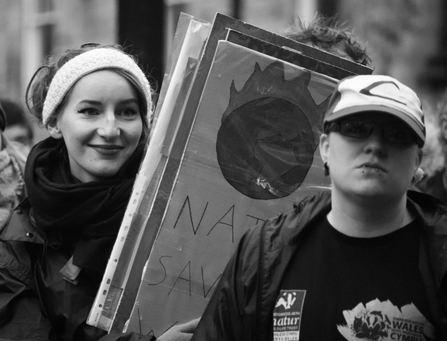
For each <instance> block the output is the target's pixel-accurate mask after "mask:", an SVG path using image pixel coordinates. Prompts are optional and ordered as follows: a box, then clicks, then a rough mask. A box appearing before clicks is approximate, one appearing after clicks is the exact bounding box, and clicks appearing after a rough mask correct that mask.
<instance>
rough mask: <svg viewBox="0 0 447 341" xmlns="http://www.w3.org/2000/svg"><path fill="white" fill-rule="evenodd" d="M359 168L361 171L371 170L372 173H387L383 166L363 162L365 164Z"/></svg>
mask: <svg viewBox="0 0 447 341" xmlns="http://www.w3.org/2000/svg"><path fill="white" fill-rule="evenodd" d="M359 168H360V169H362V170H372V171H376V172H383V173H388V172H387V170H386V169H385V168H384V167H383V166H381V165H380V164H378V163H376V162H365V163H363V164H361V165H360V167H359Z"/></svg>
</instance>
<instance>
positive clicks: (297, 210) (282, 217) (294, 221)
mask: <svg viewBox="0 0 447 341" xmlns="http://www.w3.org/2000/svg"><path fill="white" fill-rule="evenodd" d="M330 202H331V194H330V191H329V190H323V191H318V192H314V193H312V194H309V195H307V196H305V197H304V198H303V199H301V200H300V201H298V202H296V203H295V204H293V207H291V208H290V209H289V210H284V211H283V212H280V213H278V214H277V215H276V216H274V217H271V218H270V219H268V220H267V221H265V222H263V223H261V224H258V225H257V226H255V227H254V228H252V229H250V230H249V231H248V232H247V236H246V239H248V240H249V241H250V242H251V243H254V244H256V243H258V242H259V241H260V240H261V239H262V240H263V242H264V244H265V246H266V247H267V248H268V249H277V248H280V247H283V246H284V245H285V244H289V243H291V242H293V241H294V239H295V238H296V237H297V236H298V235H299V234H300V233H301V231H302V230H303V229H304V228H305V227H306V226H310V225H311V224H312V222H313V221H314V219H318V218H319V217H321V216H322V215H323V214H325V213H327V212H329V210H330Z"/></svg>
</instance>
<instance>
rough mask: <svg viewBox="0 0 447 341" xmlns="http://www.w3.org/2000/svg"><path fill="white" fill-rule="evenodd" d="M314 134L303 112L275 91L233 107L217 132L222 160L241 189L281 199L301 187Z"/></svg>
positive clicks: (225, 173)
mask: <svg viewBox="0 0 447 341" xmlns="http://www.w3.org/2000/svg"><path fill="white" fill-rule="evenodd" d="M313 141H314V135H313V132H312V127H311V125H310V123H309V120H308V119H307V117H306V115H305V114H304V112H303V111H302V110H301V109H300V108H299V107H298V106H297V105H295V104H293V103H291V102H289V101H287V100H284V99H281V98H276V97H269V98H261V99H256V100H253V101H251V102H247V103H245V104H244V105H242V106H240V107H239V108H237V109H235V110H234V111H232V112H230V113H229V114H228V115H227V116H226V117H225V118H224V119H223V122H222V125H221V127H220V128H219V132H218V134H217V143H216V151H217V161H218V163H219V166H220V169H221V171H222V174H223V176H224V178H225V179H226V180H227V181H228V183H229V184H230V185H231V186H233V187H234V188H235V189H236V190H238V191H239V192H240V193H242V194H244V195H246V196H248V197H250V198H253V199H260V200H270V199H279V198H283V197H286V196H288V195H290V194H291V193H293V192H294V191H295V190H296V189H298V188H299V187H300V185H301V184H302V182H303V181H304V179H305V178H306V175H307V173H308V171H309V169H310V166H311V165H312V162H313V155H314V150H315V147H314V142H313Z"/></svg>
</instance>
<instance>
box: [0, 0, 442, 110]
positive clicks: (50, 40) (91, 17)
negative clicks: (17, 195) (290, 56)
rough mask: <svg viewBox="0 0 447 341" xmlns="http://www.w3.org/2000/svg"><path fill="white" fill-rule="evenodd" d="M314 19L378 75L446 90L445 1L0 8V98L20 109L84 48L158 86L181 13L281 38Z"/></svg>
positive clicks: (263, 0) (75, 1)
mask: <svg viewBox="0 0 447 341" xmlns="http://www.w3.org/2000/svg"><path fill="white" fill-rule="evenodd" d="M317 11H318V12H321V13H324V14H326V15H337V16H338V18H339V19H340V20H342V21H347V23H348V24H349V26H351V27H353V28H354V32H355V33H357V35H358V36H359V37H360V38H361V39H362V40H364V41H365V42H367V43H368V46H369V51H370V54H371V56H372V57H373V64H374V66H375V70H376V73H386V74H390V75H392V76H394V77H396V78H399V79H400V80H402V81H403V82H404V83H407V84H408V85H410V86H412V87H414V88H416V90H418V91H419V90H420V91H422V92H430V91H432V92H433V91H434V92H435V93H439V92H440V91H441V90H443V89H444V88H445V86H446V84H447V71H446V70H447V67H446V65H447V62H446V55H447V38H446V37H447V35H446V33H445V32H446V27H445V25H447V24H445V20H444V19H445V17H446V15H447V2H446V1H445V0H393V1H388V0H375V1H358V0H0V30H1V32H2V34H1V35H0V44H1V46H2V49H1V50H0V94H1V95H2V97H9V98H12V99H16V100H17V99H19V100H20V101H21V102H23V99H24V93H25V89H26V85H27V84H28V81H29V80H30V79H31V76H32V75H33V73H34V71H35V70H36V69H37V67H38V66H39V65H41V63H42V61H43V60H44V58H45V56H47V55H48V54H51V53H59V52H61V51H63V50H65V49H66V48H70V47H73V46H79V45H81V44H83V43H86V42H97V43H107V44H110V43H112V44H114V43H118V44H121V45H123V46H124V47H125V48H126V49H127V50H128V51H129V52H132V53H134V54H136V55H137V56H138V59H139V61H140V63H141V64H142V66H143V68H144V69H145V71H146V72H147V73H148V74H150V75H151V76H152V77H153V78H154V80H155V81H157V82H158V84H159V85H160V84H161V81H162V78H163V74H164V63H165V60H166V59H167V56H168V55H169V47H170V44H171V40H172V37H173V34H174V31H175V27H176V23H177V18H178V15H179V14H180V12H186V13H188V14H191V15H194V16H196V17H198V18H200V19H203V20H206V21H210V22H211V21H212V20H213V17H214V14H215V13H216V12H221V13H224V14H227V15H230V16H232V17H236V18H239V19H241V20H243V21H246V22H249V23H251V24H253V25H256V26H259V27H262V28H264V29H267V30H270V31H273V32H276V33H282V32H283V31H284V30H285V29H286V28H287V26H288V25H290V24H291V23H292V22H293V20H294V18H295V16H296V15H299V16H300V17H301V18H302V19H303V20H305V21H306V20H309V19H310V18H312V16H313V15H314V14H315V13H316V12H317ZM427 89H428V90H427Z"/></svg>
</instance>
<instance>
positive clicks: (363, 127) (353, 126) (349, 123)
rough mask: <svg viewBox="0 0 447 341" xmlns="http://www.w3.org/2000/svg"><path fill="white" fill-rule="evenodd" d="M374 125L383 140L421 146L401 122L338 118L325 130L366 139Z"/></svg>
mask: <svg viewBox="0 0 447 341" xmlns="http://www.w3.org/2000/svg"><path fill="white" fill-rule="evenodd" d="M374 127H380V128H381V131H382V137H383V139H384V140H385V141H387V142H391V143H395V144H400V145H411V144H413V143H417V144H418V145H419V146H421V142H422V141H420V139H419V138H418V137H417V136H416V134H415V133H414V132H413V130H411V128H409V127H406V126H404V125H402V124H398V123H397V124H396V123H393V124H377V123H372V122H365V121H361V120H339V121H336V122H331V123H328V125H327V126H326V129H325V132H327V133H329V132H332V131H336V132H339V133H340V134H341V135H343V136H347V137H352V138H356V139H366V138H368V137H369V136H371V134H372V132H373V130H374Z"/></svg>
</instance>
